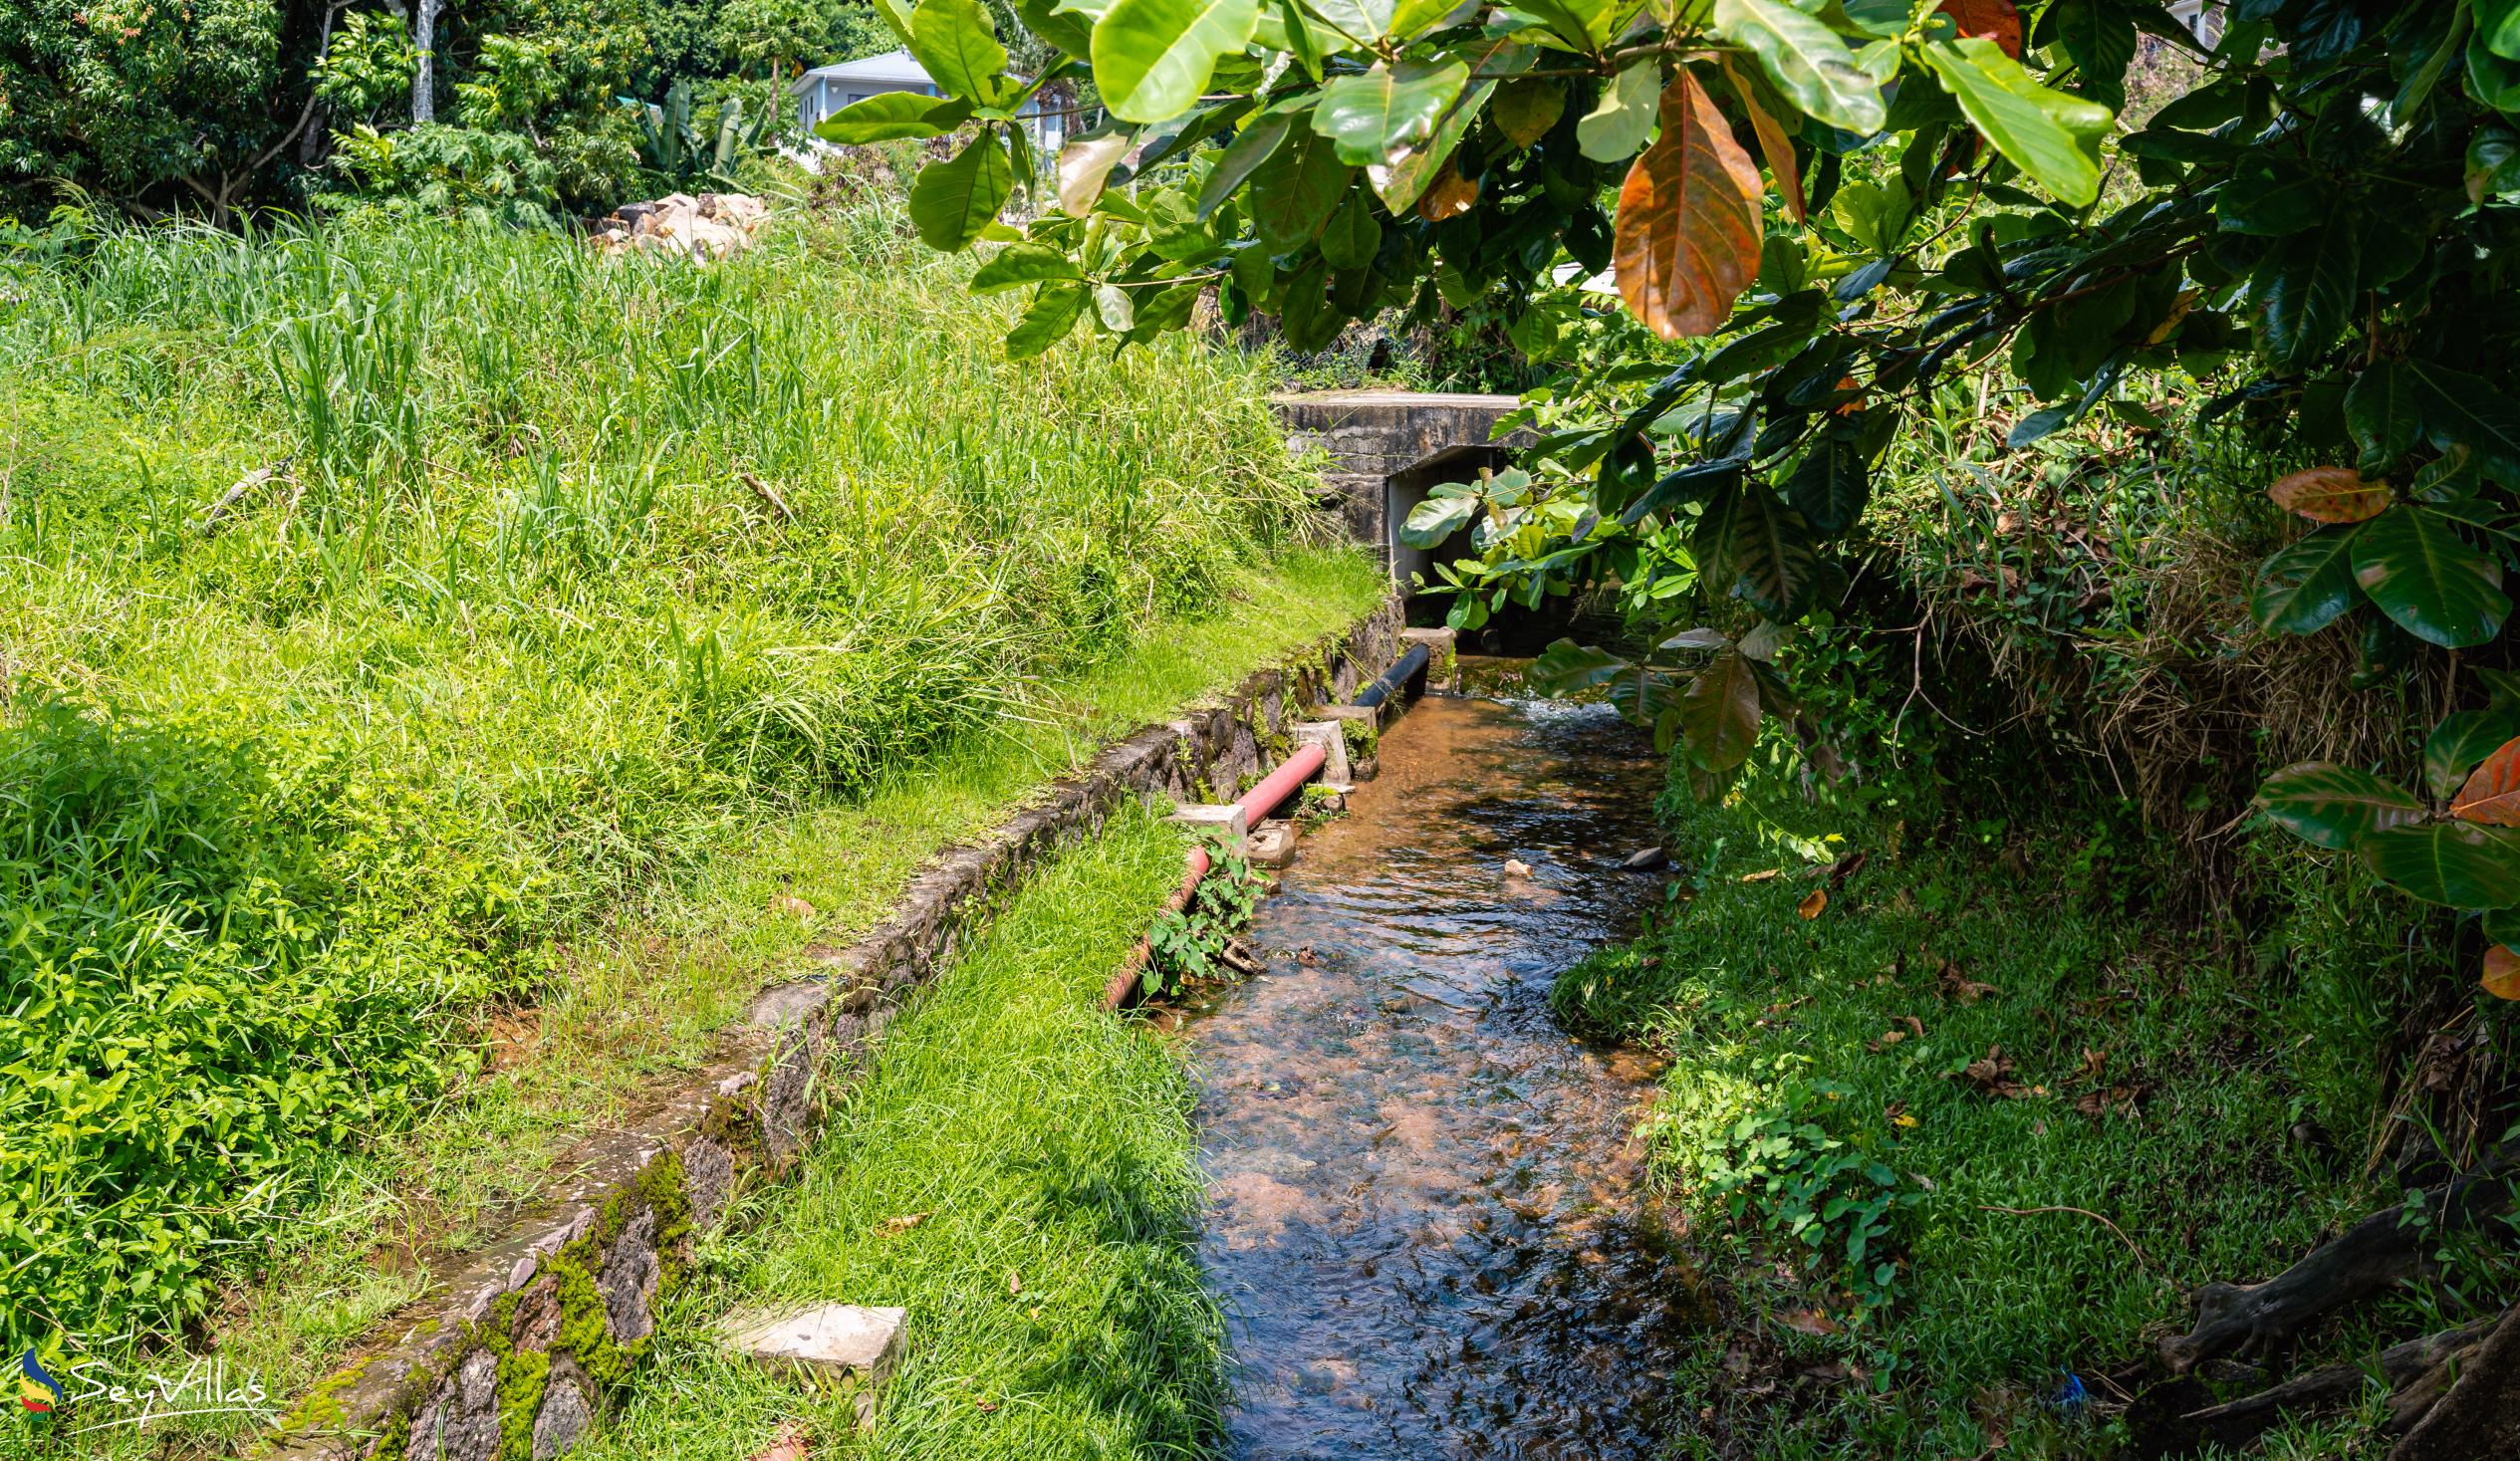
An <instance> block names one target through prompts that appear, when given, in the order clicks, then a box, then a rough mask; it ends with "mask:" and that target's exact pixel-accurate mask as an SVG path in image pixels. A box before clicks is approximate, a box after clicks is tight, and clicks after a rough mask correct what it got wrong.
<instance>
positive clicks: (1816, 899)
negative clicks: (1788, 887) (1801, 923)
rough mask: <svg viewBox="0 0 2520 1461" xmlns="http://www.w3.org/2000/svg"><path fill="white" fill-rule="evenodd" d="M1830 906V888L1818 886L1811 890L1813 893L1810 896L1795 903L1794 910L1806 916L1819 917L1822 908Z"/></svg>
mask: <svg viewBox="0 0 2520 1461" xmlns="http://www.w3.org/2000/svg"><path fill="white" fill-rule="evenodd" d="M1828 906H1829V889H1827V888H1825V887H1816V888H1813V889H1812V890H1811V895H1810V896H1809V897H1806V898H1804V899H1803V900H1802V901H1801V902H1799V903H1796V904H1795V905H1794V911H1795V912H1797V913H1800V914H1802V915H1803V916H1804V917H1805V918H1817V917H1819V916H1820V914H1821V910H1822V909H1824V908H1827V907H1828Z"/></svg>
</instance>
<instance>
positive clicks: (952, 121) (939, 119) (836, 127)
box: [814, 92, 971, 146]
mask: <svg viewBox="0 0 2520 1461" xmlns="http://www.w3.org/2000/svg"><path fill="white" fill-rule="evenodd" d="M970 120H971V104H970V103H968V102H958V101H955V100H954V99H953V98H951V97H922V96H920V95H918V94H917V93H916V92H879V93H877V94H876V95H875V96H872V97H869V98H867V99H866V100H865V101H863V102H852V103H850V104H849V105H848V106H846V107H843V108H841V109H840V110H839V111H838V112H835V113H833V114H832V115H831V116H829V117H826V118H824V119H823V120H822V121H821V122H818V123H816V124H815V127H814V135H816V136H818V137H821V138H822V139H823V140H825V141H827V142H842V143H845V144H847V145H850V146H863V145H865V144H866V143H868V142H882V141H890V140H892V139H894V138H898V137H940V136H943V135H944V134H945V133H947V132H949V131H952V130H953V129H954V128H955V127H957V126H960V125H962V124H963V123H964V122H968V121H970Z"/></svg>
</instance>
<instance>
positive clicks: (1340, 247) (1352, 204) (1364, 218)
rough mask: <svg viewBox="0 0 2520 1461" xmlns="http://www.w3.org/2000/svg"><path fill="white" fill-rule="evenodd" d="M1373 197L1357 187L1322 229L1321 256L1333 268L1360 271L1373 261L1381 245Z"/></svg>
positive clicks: (1381, 238)
mask: <svg viewBox="0 0 2520 1461" xmlns="http://www.w3.org/2000/svg"><path fill="white" fill-rule="evenodd" d="M1373 197H1374V195H1373V194H1372V193H1369V192H1367V191H1365V190H1364V189H1362V188H1359V189H1357V190H1355V191H1353V192H1351V193H1349V194H1348V200H1347V201H1346V202H1344V203H1341V204H1340V205H1339V211H1338V212H1336V213H1333V214H1331V215H1330V223H1329V225H1328V226H1326V227H1325V228H1323V229H1322V235H1321V256H1322V257H1323V258H1325V259H1328V260H1329V261H1330V267H1331V268H1333V269H1362V268H1364V267H1365V266H1367V265H1368V264H1371V263H1373V262H1374V255H1375V252H1376V251H1377V250H1379V249H1380V248H1382V246H1383V224H1382V222H1381V221H1380V220H1378V219H1377V218H1376V217H1375V216H1374V203H1373Z"/></svg>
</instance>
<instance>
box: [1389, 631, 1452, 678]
mask: <svg viewBox="0 0 2520 1461" xmlns="http://www.w3.org/2000/svg"><path fill="white" fill-rule="evenodd" d="M1456 637H1457V636H1456V635H1455V634H1454V632H1453V631H1452V630H1450V629H1402V630H1400V643H1401V644H1402V645H1403V646H1406V645H1409V644H1423V645H1425V646H1426V688H1427V689H1429V690H1438V689H1440V690H1456V691H1457V690H1459V689H1460V688H1461V660H1460V658H1459V656H1458V655H1457V654H1456V653H1455V652H1454V640H1455V638H1456Z"/></svg>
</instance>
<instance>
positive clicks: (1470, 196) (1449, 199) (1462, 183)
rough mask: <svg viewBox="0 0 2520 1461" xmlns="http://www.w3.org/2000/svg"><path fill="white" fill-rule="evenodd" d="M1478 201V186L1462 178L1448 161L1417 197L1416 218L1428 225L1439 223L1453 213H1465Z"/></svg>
mask: <svg viewBox="0 0 2520 1461" xmlns="http://www.w3.org/2000/svg"><path fill="white" fill-rule="evenodd" d="M1478 200H1479V185H1478V184H1477V183H1475V182H1472V181H1470V179H1468V178H1466V177H1463V176H1462V175H1461V173H1460V170H1459V169H1458V168H1456V167H1454V166H1453V165H1452V163H1450V162H1449V161H1447V162H1445V163H1444V165H1443V166H1442V167H1441V168H1440V169H1438V170H1437V171H1436V173H1435V180H1434V181H1432V182H1430V183H1428V184H1426V190H1425V191H1424V192H1422V193H1420V194H1418V195H1417V216H1418V217H1420V218H1423V219H1425V220H1426V221H1427V222H1429V223H1441V222H1443V221H1444V220H1445V219H1447V218H1449V217H1451V216H1452V215H1453V214H1455V213H1466V212H1468V211H1469V210H1470V205H1471V204H1472V203H1475V202H1477V201H1478Z"/></svg>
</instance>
